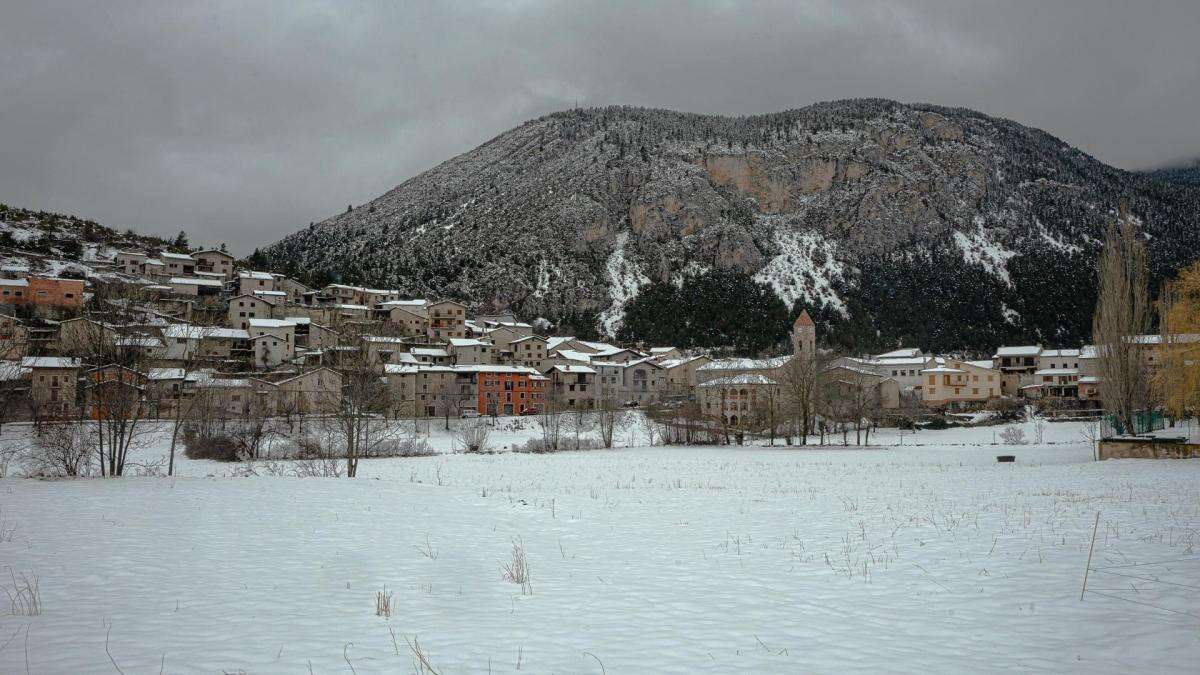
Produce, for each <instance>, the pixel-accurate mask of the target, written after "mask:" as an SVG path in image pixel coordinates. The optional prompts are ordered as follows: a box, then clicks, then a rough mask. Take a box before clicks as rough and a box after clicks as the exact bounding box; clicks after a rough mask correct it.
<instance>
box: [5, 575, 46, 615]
mask: <svg viewBox="0 0 1200 675" xmlns="http://www.w3.org/2000/svg"><path fill="white" fill-rule="evenodd" d="M8 576H9V578H10V579H11V580H12V587H11V588H9V587H8V586H4V587H3V588H4V593H5V594H6V595H8V601H9V604H10V610H9V611H11V612H12V614H13V616H39V615H41V613H42V591H41V589H39V588H38V577H37V575H36V574H34V575H33V576H32V578H31V577H28V576H26V575H25V573H24V572H22V573H21V575H20V576H17V574H16V573H15V572H13V568H11V567H10V568H8Z"/></svg>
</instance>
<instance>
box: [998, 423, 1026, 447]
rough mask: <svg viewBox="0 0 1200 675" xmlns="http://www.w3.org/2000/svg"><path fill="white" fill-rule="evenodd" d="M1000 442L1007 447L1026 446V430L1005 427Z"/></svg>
mask: <svg viewBox="0 0 1200 675" xmlns="http://www.w3.org/2000/svg"><path fill="white" fill-rule="evenodd" d="M1000 440H1002V441H1004V443H1005V445H1025V430H1024V429H1022V428H1021V427H1015V426H1014V427H1005V428H1004V431H1001V432H1000Z"/></svg>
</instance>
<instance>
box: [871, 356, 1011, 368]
mask: <svg viewBox="0 0 1200 675" xmlns="http://www.w3.org/2000/svg"><path fill="white" fill-rule="evenodd" d="M928 362H929V357H928V356H915V357H908V356H895V357H887V358H882V357H878V356H877V357H875V358H873V359H871V360H870V361H868V363H871V364H874V365H877V366H923V365H925V364H926V363H928ZM988 363H989V364H990V363H991V362H990V361H989V362H988ZM989 367H990V365H989Z"/></svg>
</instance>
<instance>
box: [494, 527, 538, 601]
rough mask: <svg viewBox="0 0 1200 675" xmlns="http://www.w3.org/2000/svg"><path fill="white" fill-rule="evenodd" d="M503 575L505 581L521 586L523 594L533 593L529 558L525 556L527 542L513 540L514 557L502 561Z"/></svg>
mask: <svg viewBox="0 0 1200 675" xmlns="http://www.w3.org/2000/svg"><path fill="white" fill-rule="evenodd" d="M500 569H501V573H502V574H501V576H502V577H503V578H504V580H505V581H508V582H510V583H514V584H518V585H520V586H521V595H533V584H532V582H531V581H530V578H529V559H528V558H526V557H525V544H524V542H522V541H521V540H520V539H514V540H513V547H512V559H511V560H509V561H508V562H506V563H500Z"/></svg>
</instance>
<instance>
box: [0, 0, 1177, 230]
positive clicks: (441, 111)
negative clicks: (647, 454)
mask: <svg viewBox="0 0 1200 675" xmlns="http://www.w3.org/2000/svg"><path fill="white" fill-rule="evenodd" d="M8 5H15V6H8ZM248 6H249V8H248ZM3 16H4V20H3V21H2V22H0V201H5V202H8V203H12V204H14V205H20V206H28V207H34V208H46V209H50V210H56V211H66V212H71V213H75V214H77V215H81V216H85V217H90V218H94V219H96V220H99V221H100V222H102V223H105V224H108V225H113V226H117V227H133V228H135V229H138V230H142V231H147V232H157V233H167V234H170V233H174V232H177V231H178V230H180V229H185V230H187V231H188V232H189V233H190V235H191V237H192V239H193V241H196V242H204V243H214V244H215V243H217V242H221V241H226V242H229V243H230V244H231V245H232V246H233V247H234V248H235V249H236V250H238V251H240V252H248V251H249V249H251V248H253V247H254V246H257V245H262V244H265V243H269V242H271V241H274V240H275V239H278V238H279V237H281V236H283V235H284V234H287V233H288V232H291V231H293V230H295V229H298V228H300V227H302V226H304V225H307V224H308V222H309V221H313V220H321V219H323V218H325V217H326V216H328V215H330V214H332V213H336V212H338V211H340V210H342V209H344V208H345V205H346V204H349V203H355V204H358V203H361V202H363V201H365V200H367V199H370V198H372V197H375V196H377V195H379V194H380V193H382V192H384V191H385V190H387V189H389V188H391V187H393V186H394V185H396V184H397V183H399V182H401V181H403V180H404V179H406V178H408V177H410V176H412V175H415V174H417V173H419V172H420V171H422V170H424V169H426V168H429V167H431V166H433V165H435V164H437V163H438V162H440V161H442V160H444V159H447V158H448V157H450V156H453V155H455V154H457V153H460V152H464V151H466V150H469V149H471V148H472V147H474V146H476V145H478V144H479V143H482V142H484V141H486V140H487V139H489V138H491V137H493V136H495V135H496V134H498V133H501V132H502V131H504V130H506V129H508V128H510V127H512V126H515V125H517V124H519V123H520V122H522V121H524V120H527V119H529V118H532V117H536V116H538V115H541V114H544V113H547V112H550V111H553V110H558V109H562V108H569V107H572V106H574V105H577V104H578V105H585V106H587V105H605V104H610V103H625V104H635V105H645V106H655V107H667V108H674V109H679V110H688V111H693V112H704V113H723V114H748V113H760V112H772V111H777V110H783V109H787V108H794V107H799V106H803V105H807V104H809V103H813V102H816V101H822V100H830V99H837V98H847V97H864V96H879V97H886V98H895V99H899V100H902V101H922V102H932V103H939V104H944V105H952V106H965V107H970V108H975V109H978V110H981V111H983V112H986V113H989V114H992V115H997V116H1002V117H1010V118H1012V119H1015V120H1017V121H1019V122H1022V123H1024V124H1028V125H1030V126H1035V127H1039V128H1042V129H1046V130H1047V131H1049V132H1051V133H1053V134H1055V135H1057V136H1060V137H1062V138H1063V139H1065V140H1067V141H1068V142H1070V143H1072V144H1074V145H1077V146H1079V147H1081V148H1083V149H1084V150H1086V151H1088V152H1090V153H1092V154H1094V155H1096V156H1097V157H1098V158H1100V159H1101V160H1104V161H1106V162H1109V163H1111V164H1114V165H1117V166H1121V167H1124V168H1141V167H1146V166H1151V165H1156V164H1160V163H1163V162H1166V161H1170V160H1174V159H1178V158H1181V157H1186V156H1190V155H1200V135H1198V134H1197V127H1196V122H1195V114H1196V113H1195V111H1196V110H1197V109H1198V108H1200V105H1198V104H1200V47H1197V39H1196V36H1197V35H1200V6H1198V5H1197V4H1196V3H1195V2H1191V1H1186V2H1179V3H1165V2H1161V3H1160V2H1150V3H1124V2H1112V3H1108V2H1101V1H1099V0H1080V1H1078V2H1057V3H984V2H944V3H934V2H919V1H908V2H900V1H897V2H874V3H872V2H860V3H848V2H836V1H834V0H828V1H809V2H798V1H792V2H778V3H769V2H754V3H749V2H747V3H734V2H715V3H708V4H697V3H685V2H655V3H648V2H631V3H609V2H597V3H582V2H539V1H524V2H511V3H505V4H479V5H468V4H463V3H449V2H447V3H442V2H436V3H433V2H431V3H415V2H414V3H407V2H406V3H393V2H383V1H382V0H381V1H380V2H375V3H368V2H350V1H349V0H329V1H325V2H319V1H316V0H286V1H279V2H258V3H253V4H251V3H242V2H233V1H222V0H214V1H210V2H203V3H201V2H196V3H171V2H141V1H137V2H134V1H129V2H127V1H125V0H106V2H87V1H83V2H77V3H63V2H53V3H52V2H26V3H15V2H9V3H6V6H5V7H4V10H3Z"/></svg>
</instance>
